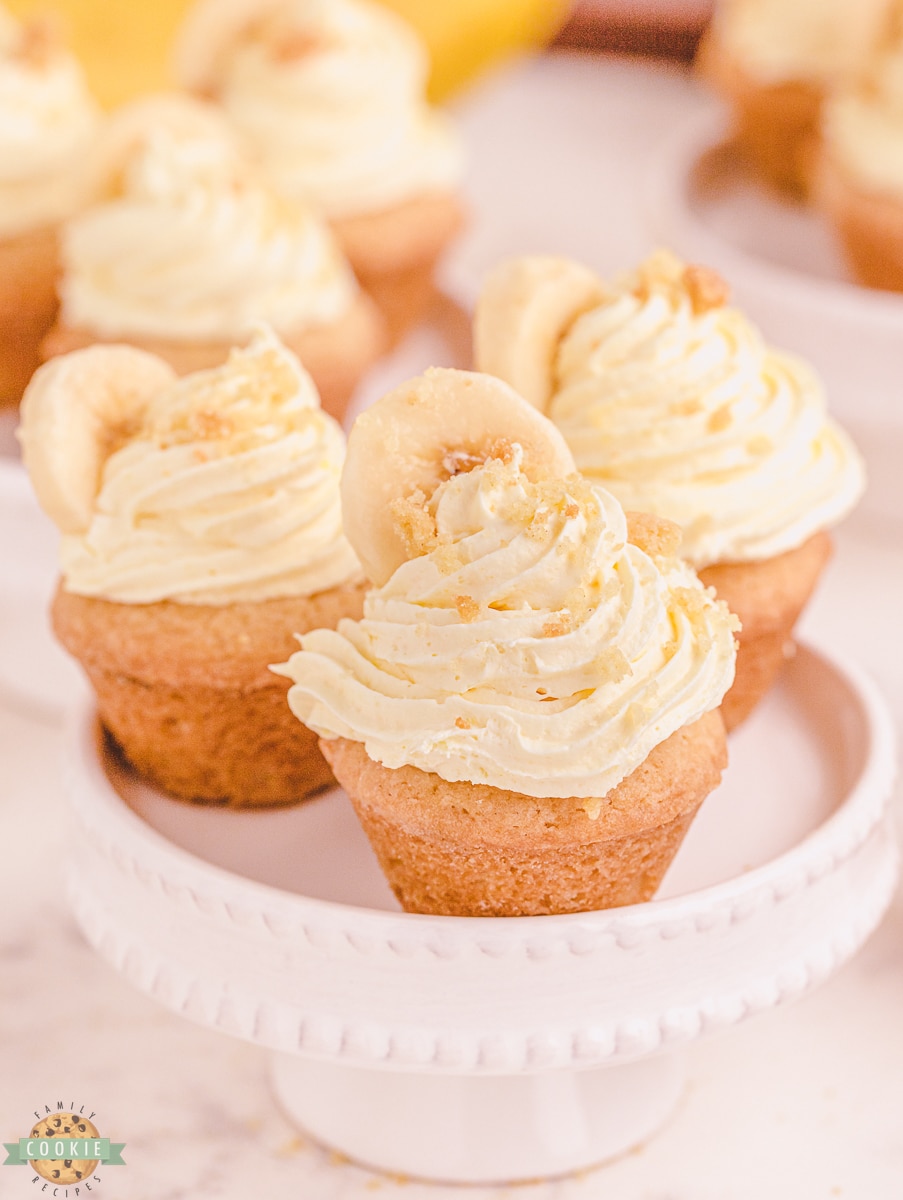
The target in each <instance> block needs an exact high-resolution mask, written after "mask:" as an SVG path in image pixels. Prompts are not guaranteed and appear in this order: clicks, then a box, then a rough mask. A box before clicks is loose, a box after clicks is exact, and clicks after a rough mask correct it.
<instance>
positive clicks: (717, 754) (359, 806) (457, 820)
mask: <svg viewBox="0 0 903 1200" xmlns="http://www.w3.org/2000/svg"><path fill="white" fill-rule="evenodd" d="M320 747H321V749H322V751H323V754H324V755H325V757H326V759H327V760H328V762H329V764H330V766H331V767H332V769H333V771H334V773H335V776H336V778H337V779H338V781H339V783H340V784H341V785H342V786H343V787H344V788H345V790H346V791H347V792H348V795H349V796H350V797H351V801H352V803H353V805H354V807H355V810H356V812H357V815H358V818H359V819H360V822H361V824H362V826H363V828H364V830H365V832H366V834H367V836H368V838H369V839H370V843H371V845H372V847H373V850H374V852H375V853H376V856H377V858H378V859H379V862H380V866H381V867H382V869H383V871H384V873H385V875H386V877H387V879H388V881H389V883H390V885H391V887H392V890H393V891H394V893H395V895H396V896H397V898H398V900H399V902H400V903H401V905H402V907H403V908H404V909H405V910H406V911H407V912H419V913H432V914H437V915H451V916H496V917H514V916H538V915H543V914H552V913H569V912H588V911H592V910H595V909H601V908H613V907H617V906H620V905H624V904H636V903H640V902H641V901H644V900H648V899H650V897H651V896H652V895H654V893H655V891H656V889H657V888H658V886H659V884H660V883H661V881H662V878H663V877H664V874H665V872H666V870H667V869H668V866H669V864H670V863H671V860H672V859H673V857H674V855H675V854H676V853H677V850H678V848H679V846H680V844H681V842H682V840H683V837H684V834H685V833H686V832H687V829H688V828H689V826H690V823H691V822H692V820H693V817H694V816H695V814H696V812H697V810H698V808H699V806H700V805H701V804H702V802H703V800H704V799H705V797H706V796H707V795H708V794H709V793H710V792H711V791H713V790H714V788H715V787H716V786H717V785H718V782H719V780H720V778H721V772H722V770H723V769H724V767H725V766H726V764H727V750H726V741H725V734H724V724H723V721H722V718H721V714H720V712H719V711H718V710H715V711H713V712H709V713H706V714H705V715H704V716H703V717H701V718H700V719H699V720H697V721H695V722H693V724H691V725H688V726H685V727H684V728H682V729H679V730H677V732H676V733H673V734H672V735H671V736H670V737H669V738H667V739H666V740H665V741H663V742H661V743H660V744H659V745H658V746H656V747H655V748H654V749H653V750H652V751H651V752H650V753H649V755H648V756H647V757H646V759H645V760H644V762H642V763H641V764H640V766H639V767H637V768H636V769H635V770H634V771H633V772H632V773H631V774H630V775H628V776H627V778H626V779H624V780H622V782H621V783H620V784H618V785H617V786H616V787H614V788H612V789H611V790H610V791H609V792H608V793H607V794H606V795H605V797H604V798H603V799H602V807H601V811H600V813H599V815H598V817H597V818H595V819H591V818H590V817H589V816H588V815H587V811H586V800H585V799H580V798H575V797H571V798H561V797H547V798H536V797H532V796H524V795H522V794H520V793H518V792H512V791H507V790H505V789H502V788H496V787H492V786H490V785H487V784H471V783H466V782H461V783H450V782H447V781H446V780H444V779H441V778H440V777H439V776H438V775H434V774H430V773H429V772H426V771H421V770H420V769H418V768H417V767H411V766H403V767H399V768H396V769H390V768H388V767H384V766H382V764H380V763H378V762H375V761H374V760H373V759H371V758H370V757H369V756H368V754H367V752H366V750H365V749H364V747H363V745H362V744H361V743H359V742H353V741H350V740H348V739H344V738H337V739H334V740H326V739H321V742H320Z"/></svg>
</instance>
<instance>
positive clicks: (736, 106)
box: [696, 32, 824, 199]
mask: <svg viewBox="0 0 903 1200" xmlns="http://www.w3.org/2000/svg"><path fill="white" fill-rule="evenodd" d="M696 66H697V70H698V71H699V73H700V74H701V75H702V76H703V78H704V79H705V80H706V81H707V82H708V83H709V84H710V85H711V87H712V88H714V90H715V91H716V92H718V94H719V95H720V96H721V98H722V99H723V100H724V101H725V103H726V104H727V105H728V106H729V108H730V110H731V139H732V141H733V142H734V143H735V144H736V145H737V147H738V149H739V150H740V151H741V152H742V153H743V154H744V155H745V157H747V158H748V159H749V160H750V162H751V163H752V165H753V166H754V168H755V170H756V171H757V172H758V174H759V175H760V176H761V177H762V178H763V179H765V180H767V182H768V183H770V184H771V185H772V186H773V187H775V188H777V189H778V191H780V192H783V193H785V194H787V195H790V196H793V197H795V198H796V199H805V198H806V197H807V196H808V195H809V191H810V187H811V183H812V174H813V165H814V160H815V157H816V153H817V145H818V126H819V117H820V114H821V108H822V103H823V101H824V91H823V89H822V88H821V87H819V85H818V84H816V83H814V82H812V81H811V80H803V79H793V80H784V81H781V82H780V83H762V82H759V81H758V80H756V79H755V78H754V77H753V76H751V75H750V74H749V73H748V71H746V70H745V69H744V67H743V66H742V64H741V63H740V62H738V60H737V58H736V57H735V56H734V55H732V54H731V53H730V51H729V50H727V49H726V47H725V46H724V45H723V44H722V43H721V42H720V41H719V40H718V38H717V37H716V36H715V35H714V34H713V33H711V32H710V33H709V34H708V35H707V36H706V37H705V38H704V39H703V41H702V43H701V45H700V47H699V51H698V53H697V57H696Z"/></svg>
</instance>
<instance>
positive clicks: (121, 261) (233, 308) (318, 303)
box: [61, 96, 357, 341]
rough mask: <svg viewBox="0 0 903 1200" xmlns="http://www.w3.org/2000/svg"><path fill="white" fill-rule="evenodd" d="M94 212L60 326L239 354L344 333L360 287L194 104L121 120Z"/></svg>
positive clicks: (308, 217)
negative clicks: (266, 343) (244, 342)
mask: <svg viewBox="0 0 903 1200" xmlns="http://www.w3.org/2000/svg"><path fill="white" fill-rule="evenodd" d="M91 175H92V180H93V191H94V197H93V200H94V202H93V203H92V205H91V207H90V208H89V209H88V210H87V211H85V212H84V213H82V214H81V215H80V216H78V217H77V218H75V219H74V220H72V221H70V222H69V223H68V225H67V227H66V230H65V237H64V244H63V257H64V264H65V268H66V270H65V277H64V279H63V282H62V285H61V295H62V304H63V316H64V318H65V320H66V322H67V323H68V324H69V325H70V326H75V327H84V328H88V329H91V330H93V331H95V332H96V333H97V334H99V335H101V336H107V337H127V336H130V335H131V336H139V337H150V338H154V337H158V338H165V339H171V340H176V341H203V340H205V339H212V340H217V341H218V340H231V339H237V338H242V337H245V336H247V335H248V333H249V332H250V330H251V328H252V327H253V325H254V323H255V322H256V321H259V320H264V321H267V322H268V323H269V324H271V325H272V326H273V327H274V328H275V329H276V330H277V331H279V332H281V333H283V334H291V333H296V332H298V331H301V330H303V329H306V328H309V327H316V326H321V325H328V324H330V323H331V322H334V321H336V320H337V319H339V318H340V317H341V316H342V315H343V314H344V313H345V312H346V311H347V310H348V309H349V307H350V305H351V303H352V301H353V299H354V296H355V295H356V291H357V288H356V283H355V281H354V277H353V275H352V274H351V270H350V268H349V267H348V265H347V263H346V262H345V261H344V259H343V258H342V256H341V254H340V252H339V250H338V248H337V247H336V245H335V243H334V241H333V239H332V236H331V234H330V233H329V231H328V230H327V229H326V228H325V226H324V225H323V224H322V223H321V222H320V221H319V220H318V219H317V218H315V217H314V216H313V215H312V214H311V213H310V212H308V211H307V210H306V209H304V208H302V207H301V206H299V205H296V204H293V203H291V202H288V201H285V200H282V199H280V198H279V197H278V196H277V195H276V194H275V193H273V192H271V191H270V190H269V189H268V188H267V187H266V186H264V185H263V183H262V182H261V181H260V180H258V179H257V177H256V176H255V174H254V172H253V170H252V169H251V168H250V167H249V165H248V164H247V163H246V161H245V160H244V158H243V156H242V154H241V152H240V151H239V148H238V145H237V143H236V141H235V140H234V138H233V135H232V134H231V132H230V131H229V129H228V126H227V125H226V123H225V121H224V120H223V118H222V117H221V116H220V115H219V113H218V112H217V111H216V109H214V108H213V107H212V106H210V105H205V104H203V103H202V102H200V101H196V100H192V99H190V98H188V97H179V96H159V97H151V98H148V99H146V100H142V101H138V102H136V103H135V104H133V105H131V106H128V107H127V108H125V109H123V110H121V111H120V112H119V113H118V114H116V116H114V117H113V118H112V119H111V121H110V123H109V125H108V126H107V128H106V130H105V133H104V135H103V137H102V138H101V139H100V141H99V144H98V147H97V150H96V153H95V157H94V160H93V163H92V169H91Z"/></svg>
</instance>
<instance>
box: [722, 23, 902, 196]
mask: <svg viewBox="0 0 903 1200" xmlns="http://www.w3.org/2000/svg"><path fill="white" fill-rule="evenodd" d="M888 2H889V0H718V3H717V4H716V7H715V13H714V18H713V21H712V24H711V27H710V29H709V31H708V33H707V36H706V38H705V40H704V42H703V44H702V47H701V49H700V56H699V67H700V70H701V71H702V73H703V75H704V76H705V77H706V78H707V79H708V80H709V81H710V82H711V83H712V84H713V86H714V87H715V88H716V89H717V90H718V91H719V92H720V93H721V95H722V96H723V97H724V99H725V100H726V101H727V103H728V106H729V108H730V112H731V122H732V136H733V138H734V139H735V141H736V144H737V145H738V147H739V148H740V149H741V150H742V151H743V152H744V153H745V154H746V155H748V156H749V158H750V160H751V161H752V163H753V164H754V166H755V168H756V170H757V171H758V172H760V173H761V176H762V177H763V178H764V179H767V180H768V181H769V182H770V183H772V184H773V185H774V186H776V187H777V188H779V189H780V190H782V191H785V192H787V193H789V194H791V195H795V196H806V195H807V194H808V192H809V188H810V185H811V181H812V171H813V167H814V159H815V155H816V153H817V142H818V130H819V120H820V114H821V108H822V104H823V103H824V100H825V97H826V96H827V95H828V94H829V93H830V92H832V91H833V90H834V89H835V88H837V87H842V86H844V85H845V84H846V83H848V82H849V81H850V80H853V79H855V78H856V77H857V76H858V74H859V72H860V71H861V70H862V68H863V66H864V65H865V63H866V62H867V61H868V59H869V56H870V55H871V53H872V51H873V49H874V47H875V45H876V43H877V41H878V38H879V36H880V32H881V28H882V23H883V21H884V18H885V14H886V12H887V8H888Z"/></svg>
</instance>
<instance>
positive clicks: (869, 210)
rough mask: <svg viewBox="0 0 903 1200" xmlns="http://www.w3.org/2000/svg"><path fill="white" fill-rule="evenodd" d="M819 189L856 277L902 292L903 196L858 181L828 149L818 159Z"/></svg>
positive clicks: (873, 285)
mask: <svg viewBox="0 0 903 1200" xmlns="http://www.w3.org/2000/svg"><path fill="white" fill-rule="evenodd" d="M816 190H817V200H818V204H819V207H820V208H821V210H822V212H823V213H824V214H825V216H826V217H827V219H828V221H829V223H830V225H831V227H832V229H833V231H834V235H835V237H836V238H837V241H838V242H839V243H840V246H841V249H842V250H843V254H844V257H845V258H846V261H847V263H848V265H849V267H850V269H851V271H852V272H853V275H854V277H855V279H856V280H857V281H858V282H859V283H861V284H864V285H865V286H866V287H871V288H880V289H882V290H884V291H889V292H903V200H900V199H898V198H897V197H896V196H891V195H889V194H882V193H880V192H875V191H869V190H867V189H865V188H863V187H861V186H858V185H857V184H856V183H855V182H854V181H853V180H852V179H851V178H850V177H849V175H848V174H847V173H846V172H845V171H844V169H843V167H842V166H840V165H839V164H838V163H836V162H834V161H833V160H832V158H831V156H830V155H829V154H828V153H827V151H826V152H825V153H824V154H823V155H822V157H821V159H820V161H819V167H818V175H817V181H816Z"/></svg>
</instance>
